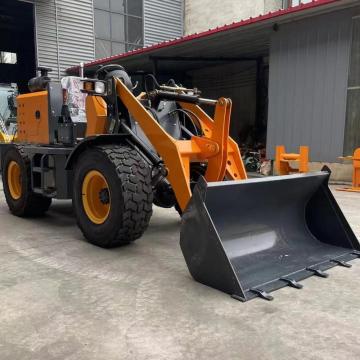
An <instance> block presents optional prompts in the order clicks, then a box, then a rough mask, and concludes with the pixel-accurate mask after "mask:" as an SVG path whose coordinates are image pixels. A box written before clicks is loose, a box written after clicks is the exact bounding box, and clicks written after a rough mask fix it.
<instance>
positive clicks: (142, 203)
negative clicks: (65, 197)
mask: <svg viewBox="0 0 360 360" xmlns="http://www.w3.org/2000/svg"><path fill="white" fill-rule="evenodd" d="M74 170H75V174H74V193H73V206H74V210H75V214H76V217H77V223H78V226H79V227H80V229H81V231H82V233H83V234H84V236H85V238H86V239H87V240H88V241H89V242H90V243H92V244H94V245H97V246H100V247H103V248H111V247H115V246H120V245H124V244H128V243H130V242H133V241H135V240H136V239H138V238H140V237H141V236H142V234H143V233H144V231H145V230H146V228H147V227H148V225H149V222H150V218H151V215H152V202H153V193H152V186H151V171H150V167H149V166H148V165H147V164H146V163H145V162H144V160H143V159H142V158H141V156H140V155H139V154H138V152H137V151H135V150H133V149H132V148H130V147H128V146H125V145H104V146H97V147H94V148H91V149H88V150H86V151H84V152H83V153H82V154H81V155H80V157H79V159H78V161H77V162H76V165H75V167H74ZM90 170H97V171H99V172H100V173H101V174H102V175H103V176H104V177H105V179H106V181H107V183H108V186H109V190H110V197H111V207H110V213H109V215H108V218H107V219H106V220H105V222H104V223H102V224H95V223H93V222H92V221H91V220H90V219H89V218H88V216H87V214H86V213H85V210H84V207H83V202H82V184H83V181H84V178H85V176H86V174H87V173H88V172H89V171H90Z"/></svg>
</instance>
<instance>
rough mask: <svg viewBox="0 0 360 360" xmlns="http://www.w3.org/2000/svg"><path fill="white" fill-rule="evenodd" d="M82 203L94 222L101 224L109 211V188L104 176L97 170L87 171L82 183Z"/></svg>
mask: <svg viewBox="0 0 360 360" xmlns="http://www.w3.org/2000/svg"><path fill="white" fill-rule="evenodd" d="M82 203H83V207H84V210H85V213H86V215H87V216H88V218H89V219H90V220H91V221H92V222H93V223H94V224H98V225H99V224H103V223H104V222H105V221H106V219H107V218H108V216H109V213H110V190H109V185H108V183H107V181H106V179H105V177H104V176H103V175H102V174H101V173H100V172H99V171H97V170H91V171H89V172H88V173H87V174H86V176H85V178H84V181H83V184H82Z"/></svg>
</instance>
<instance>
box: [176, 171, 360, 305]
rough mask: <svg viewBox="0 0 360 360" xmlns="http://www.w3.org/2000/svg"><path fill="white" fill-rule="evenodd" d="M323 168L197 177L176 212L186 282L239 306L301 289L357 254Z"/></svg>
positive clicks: (346, 223) (355, 240)
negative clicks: (198, 284)
mask: <svg viewBox="0 0 360 360" xmlns="http://www.w3.org/2000/svg"><path fill="white" fill-rule="evenodd" d="M329 176H330V174H329V173H328V172H325V171H321V172H316V173H311V174H299V175H289V176H277V177H270V178H260V179H259V178H257V179H250V180H243V181H223V182H214V183H206V181H205V180H204V179H203V178H202V179H200V181H199V182H198V184H197V185H196V187H195V189H194V193H193V196H192V198H191V200H190V202H189V204H188V206H187V208H186V210H185V212H184V214H183V218H182V224H181V233H180V246H181V249H182V252H183V255H184V257H185V261H186V264H187V266H188V268H189V271H190V273H191V275H192V276H193V278H194V279H195V280H197V281H199V282H201V283H203V284H205V285H208V286H211V287H213V288H216V289H218V290H221V291H224V292H226V293H228V294H230V295H232V296H233V297H234V298H236V299H238V300H241V301H246V300H249V299H252V298H254V297H256V296H259V297H262V298H264V299H267V300H272V296H271V295H270V294H269V293H270V292H271V291H274V290H276V289H279V288H282V287H284V286H292V287H294V288H301V287H302V284H300V283H298V281H299V280H303V279H305V278H307V277H309V276H312V275H317V276H321V277H327V275H328V274H327V273H325V272H324V271H325V270H327V269H329V268H331V267H333V266H336V265H341V266H345V267H350V266H351V265H350V264H348V263H347V261H350V260H353V259H355V258H358V257H359V256H360V251H359V250H360V246H359V242H358V241H357V239H356V236H355V235H354V233H353V231H352V230H351V228H350V226H349V224H348V222H347V221H346V219H345V217H344V215H343V214H342V212H341V210H340V208H339V206H338V204H337V202H336V200H335V199H334V197H333V195H332V193H331V191H330V189H329V187H328V179H329Z"/></svg>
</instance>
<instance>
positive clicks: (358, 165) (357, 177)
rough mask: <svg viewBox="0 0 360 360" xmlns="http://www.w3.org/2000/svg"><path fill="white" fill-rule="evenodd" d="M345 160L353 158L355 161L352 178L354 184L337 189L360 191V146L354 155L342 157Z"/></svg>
mask: <svg viewBox="0 0 360 360" xmlns="http://www.w3.org/2000/svg"><path fill="white" fill-rule="evenodd" d="M340 159H343V160H352V162H353V167H354V171H353V178H352V186H351V187H347V188H340V189H336V190H340V191H352V192H360V148H357V149H356V150H355V151H354V155H353V156H346V157H341V158H340Z"/></svg>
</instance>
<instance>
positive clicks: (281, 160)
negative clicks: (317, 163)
mask: <svg viewBox="0 0 360 360" xmlns="http://www.w3.org/2000/svg"><path fill="white" fill-rule="evenodd" d="M290 162H295V163H297V164H298V167H297V168H293V167H291V165H290ZM275 169H276V172H277V173H278V175H289V174H291V173H306V172H308V171H309V147H308V146H300V152H299V153H298V154H295V153H286V151H285V146H284V145H278V146H276V155H275Z"/></svg>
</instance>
